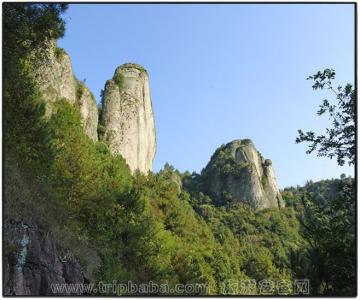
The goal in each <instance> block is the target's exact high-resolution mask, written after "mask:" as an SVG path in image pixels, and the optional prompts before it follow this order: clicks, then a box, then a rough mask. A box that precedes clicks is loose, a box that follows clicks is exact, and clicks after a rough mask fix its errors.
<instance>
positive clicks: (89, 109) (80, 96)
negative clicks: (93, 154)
mask: <svg viewBox="0 0 360 300" xmlns="http://www.w3.org/2000/svg"><path fill="white" fill-rule="evenodd" d="M77 104H78V105H79V108H80V113H81V118H82V123H83V128H84V131H85V133H86V134H87V135H88V137H89V138H91V139H92V140H93V141H97V140H98V131H97V129H98V122H99V110H98V108H97V105H96V100H95V97H94V95H93V94H92V93H91V91H90V90H89V89H88V88H87V87H86V86H85V85H84V84H83V83H79V82H78V83H77Z"/></svg>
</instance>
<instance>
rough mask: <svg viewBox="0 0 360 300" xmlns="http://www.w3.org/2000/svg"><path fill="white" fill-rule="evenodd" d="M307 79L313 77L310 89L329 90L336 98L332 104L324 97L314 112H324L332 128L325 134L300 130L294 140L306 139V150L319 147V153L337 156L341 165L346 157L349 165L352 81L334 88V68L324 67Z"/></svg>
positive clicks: (352, 158) (351, 156) (352, 126)
mask: <svg viewBox="0 0 360 300" xmlns="http://www.w3.org/2000/svg"><path fill="white" fill-rule="evenodd" d="M308 79H312V80H314V82H315V83H314V84H313V86H312V87H313V89H314V90H318V89H320V90H322V89H328V90H331V91H332V92H333V93H334V94H335V96H336V99H337V101H338V103H337V104H332V103H331V102H329V101H328V100H327V99H325V100H323V103H322V104H321V105H320V108H319V110H318V112H317V114H318V115H319V116H320V115H323V114H325V113H327V114H328V115H329V119H330V120H331V122H332V127H331V128H327V129H326V134H320V135H316V134H315V133H314V132H312V131H308V132H306V133H304V132H303V131H302V130H299V136H298V137H297V138H296V143H301V142H309V143H310V145H309V148H308V150H307V151H306V153H312V152H313V151H315V150H318V156H327V157H330V158H333V157H336V159H337V162H338V164H339V165H340V166H342V165H344V163H345V161H346V160H347V161H348V162H349V164H350V165H351V164H354V163H355V153H356V145H355V107H356V106H355V103H356V91H355V89H354V88H353V86H352V85H351V84H347V85H346V86H345V87H341V86H339V87H338V88H337V89H335V88H334V87H333V86H332V80H333V79H335V71H334V70H332V69H325V70H324V71H323V72H320V71H319V72H318V73H316V74H314V75H313V76H310V77H308Z"/></svg>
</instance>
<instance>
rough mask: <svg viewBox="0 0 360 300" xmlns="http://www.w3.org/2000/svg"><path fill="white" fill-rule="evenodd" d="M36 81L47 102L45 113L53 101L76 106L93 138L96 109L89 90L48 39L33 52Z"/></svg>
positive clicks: (94, 135) (48, 111)
mask: <svg viewBox="0 0 360 300" xmlns="http://www.w3.org/2000/svg"><path fill="white" fill-rule="evenodd" d="M34 64H35V70H34V72H35V81H36V83H37V85H38V87H39V89H40V91H41V92H42V94H43V96H44V98H45V101H46V114H47V115H48V116H50V115H51V113H52V112H53V109H54V105H53V104H54V103H55V102H56V101H58V100H60V99H65V100H66V101H68V102H69V103H70V104H72V105H79V107H80V112H81V116H82V122H83V126H84V130H85V133H86V134H87V135H88V136H89V137H90V138H91V139H92V140H93V141H96V140H97V139H98V137H97V125H98V109H97V105H96V101H95V98H94V96H93V95H92V93H91V92H90V90H89V89H88V88H87V87H86V86H85V85H84V84H83V83H80V82H79V81H78V80H77V79H76V78H75V76H74V73H73V70H72V66H71V60H70V57H69V55H68V54H67V53H66V52H65V51H64V50H63V49H61V48H58V47H57V46H56V41H49V42H48V43H47V45H46V47H45V48H44V49H41V51H37V52H35V53H34Z"/></svg>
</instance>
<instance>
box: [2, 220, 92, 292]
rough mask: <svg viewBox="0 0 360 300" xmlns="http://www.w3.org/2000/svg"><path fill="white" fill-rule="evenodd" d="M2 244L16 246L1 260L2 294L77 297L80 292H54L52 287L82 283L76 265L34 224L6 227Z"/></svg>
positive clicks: (8, 225) (81, 275)
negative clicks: (2, 275) (2, 269)
mask: <svg viewBox="0 0 360 300" xmlns="http://www.w3.org/2000/svg"><path fill="white" fill-rule="evenodd" d="M4 232H5V238H4V239H5V241H6V242H7V243H11V244H13V245H15V246H16V249H17V250H16V251H15V252H14V253H13V254H12V255H10V256H9V255H8V256H5V257H4V261H3V267H4V273H3V274H4V281H3V293H4V295H6V296H29V295H31V296H45V295H80V294H82V292H81V291H78V292H74V291H73V292H71V291H65V290H64V291H63V292H61V293H58V292H56V291H55V290H54V284H82V283H84V282H85V281H86V279H85V277H84V275H83V272H82V270H81V267H80V265H79V263H78V262H76V261H70V260H66V259H64V257H66V256H65V255H63V253H62V252H61V251H60V250H59V249H57V247H56V245H55V242H54V239H53V238H52V235H51V234H50V233H46V232H42V231H41V230H39V229H38V228H37V227H36V226H35V225H29V224H26V223H14V224H7V226H6V230H5V231H4Z"/></svg>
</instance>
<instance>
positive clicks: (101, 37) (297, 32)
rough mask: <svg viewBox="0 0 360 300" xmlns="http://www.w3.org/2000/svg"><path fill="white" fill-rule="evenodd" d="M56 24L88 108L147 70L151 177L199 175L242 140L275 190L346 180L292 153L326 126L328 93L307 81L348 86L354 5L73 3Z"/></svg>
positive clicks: (325, 162) (332, 164)
mask: <svg viewBox="0 0 360 300" xmlns="http://www.w3.org/2000/svg"><path fill="white" fill-rule="evenodd" d="M64 18H65V20H66V22H67V29H66V35H65V37H64V38H63V39H61V40H60V41H59V43H58V44H59V46H60V47H63V48H65V49H66V51H67V52H68V53H69V54H70V56H71V59H72V64H73V68H74V71H75V74H76V76H77V77H78V78H79V79H81V80H82V79H85V78H86V84H87V85H88V86H89V88H90V89H91V90H92V92H93V93H94V95H95V96H96V98H97V100H98V101H99V99H100V96H99V95H100V90H101V89H102V88H103V87H104V84H105V81H106V80H107V79H109V78H111V77H112V75H113V73H114V70H115V68H116V67H117V66H118V65H121V64H123V63H125V62H136V63H139V64H141V65H143V66H144V67H145V68H146V69H147V70H148V72H149V75H150V89H151V96H152V101H153V107H154V112H155V123H156V129H157V142H158V145H157V154H156V157H155V161H154V171H158V170H159V169H161V168H162V167H163V165H164V164H165V162H169V163H170V164H172V165H174V167H176V168H177V169H179V170H180V171H185V170H189V171H197V172H199V171H201V169H202V168H203V167H205V165H206V164H207V163H208V161H209V159H210V156H211V155H212V153H213V152H214V151H215V149H216V148H217V147H218V146H220V145H221V144H223V143H227V142H229V141H231V140H233V139H242V138H250V139H252V140H253V142H254V143H255V145H256V147H257V148H258V150H259V151H260V152H261V153H262V154H263V156H264V157H266V158H270V159H271V160H272V161H273V164H274V167H275V172H276V176H277V179H278V183H279V185H280V187H285V186H289V185H296V184H300V185H301V184H304V183H305V181H306V180H310V179H312V180H319V179H324V178H332V177H339V175H340V174H341V173H345V174H350V175H352V174H353V167H348V166H345V167H339V166H337V164H336V161H335V160H330V159H327V158H318V157H316V155H315V154H313V155H307V154H305V150H306V148H307V147H306V145H305V144H295V138H296V136H297V130H298V129H304V130H307V129H310V130H314V131H317V132H319V133H320V132H322V131H323V130H324V128H325V126H326V125H327V124H328V120H327V118H326V117H318V116H317V115H316V111H317V108H318V105H319V104H320V102H321V100H322V99H324V98H327V97H329V99H331V98H332V95H331V93H329V92H328V91H321V92H319V91H313V90H312V88H311V82H310V81H307V80H305V79H306V78H307V76H308V75H311V74H313V73H315V72H316V71H318V70H321V69H324V68H326V67H332V68H334V69H335V70H336V73H337V78H336V83H337V84H345V83H347V82H351V83H353V81H354V78H353V76H354V6H353V5H349V4H321V5H314V4H266V5H260V4H231V5H223V4H221V5H220V4H212V5H205V4H200V5H195V4H177V5H175V4H171V5H166V4H156V5H144V4H132V5H124V4H111V5H109V4H97V5H95V4H89V5H85V4H72V5H70V7H69V10H68V11H67V13H66V14H65V16H64Z"/></svg>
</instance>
